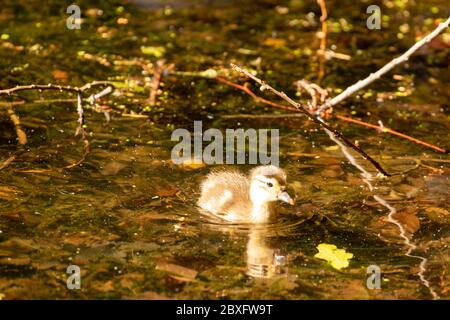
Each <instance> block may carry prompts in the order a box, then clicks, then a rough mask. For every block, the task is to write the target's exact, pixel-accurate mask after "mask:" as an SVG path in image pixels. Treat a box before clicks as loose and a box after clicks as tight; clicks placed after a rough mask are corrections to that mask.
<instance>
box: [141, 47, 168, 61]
mask: <svg viewBox="0 0 450 320" xmlns="http://www.w3.org/2000/svg"><path fill="white" fill-rule="evenodd" d="M141 52H142V53H143V54H146V55H149V56H154V57H156V58H160V57H162V56H163V55H164V54H165V53H166V48H164V47H144V46H142V47H141Z"/></svg>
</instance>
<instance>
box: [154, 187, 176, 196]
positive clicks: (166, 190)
mask: <svg viewBox="0 0 450 320" xmlns="http://www.w3.org/2000/svg"><path fill="white" fill-rule="evenodd" d="M178 192H180V189H178V188H177V187H175V186H171V185H164V186H159V187H158V189H157V190H156V191H155V193H156V195H157V196H160V197H173V196H175V195H176V194H177V193H178Z"/></svg>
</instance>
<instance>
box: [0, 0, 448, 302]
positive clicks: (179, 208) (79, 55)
mask: <svg viewBox="0 0 450 320" xmlns="http://www.w3.org/2000/svg"><path fill="white" fill-rule="evenodd" d="M135 2H137V3H139V4H140V6H135V5H133V4H130V3H121V2H120V1H111V2H108V4H105V3H104V2H103V1H79V3H80V7H81V9H82V16H83V19H84V21H83V24H82V28H81V29H80V30H68V29H67V28H66V27H65V19H66V17H67V16H68V15H67V14H65V7H62V5H61V2H59V1H49V3H48V5H47V6H45V7H43V6H42V5H40V2H39V1H23V2H21V1H9V0H8V1H4V3H3V4H2V5H1V8H0V34H2V40H0V72H1V78H0V88H9V87H12V86H15V85H18V84H31V83H40V84H47V83H61V84H64V85H77V86H78V85H82V84H84V83H86V82H90V81H93V80H110V81H114V82H115V84H116V85H117V87H118V89H117V91H116V94H113V95H110V96H108V97H105V98H104V99H103V100H102V101H101V105H105V106H110V107H114V108H115V110H120V112H117V111H116V112H113V113H112V114H111V115H112V119H111V121H110V122H109V123H108V122H107V121H106V119H105V116H104V115H103V113H102V112H94V111H93V110H86V111H85V118H86V126H87V129H86V130H87V132H88V134H89V141H90V153H89V154H88V155H87V156H86V159H84V161H82V163H81V164H80V165H78V166H75V167H73V168H70V169H68V168H64V167H66V166H68V165H70V164H73V163H76V162H77V161H79V160H80V159H81V158H82V155H83V143H82V141H80V140H79V139H78V138H75V137H74V132H75V130H76V127H77V123H76V121H77V114H76V106H75V101H74V99H75V97H74V96H73V95H70V94H67V93H58V92H56V93H55V92H21V93H20V94H19V95H15V96H11V97H4V96H3V97H2V100H1V101H0V126H1V132H0V163H3V164H4V165H0V167H1V168H2V169H1V170H0V299H1V298H3V299H35V298H44V299H53V298H62V299H65V298H145V299H151V298H164V297H167V298H177V299H229V298H230V299H432V298H442V299H448V298H449V288H450V286H449V285H450V282H449V279H448V271H449V262H450V261H449V259H450V255H449V252H450V251H449V244H450V232H449V231H450V229H449V227H450V215H449V210H450V208H449V194H448V189H449V173H450V166H449V163H450V159H449V158H448V156H447V155H442V154H440V153H438V152H434V151H433V150H430V149H427V148H425V147H422V146H419V145H416V144H413V143H411V142H409V141H406V140H403V139H400V138H398V137H394V136H392V135H388V134H386V133H384V134H380V133H378V132H377V131H375V130H372V129H368V128H363V127H359V126H355V125H353V124H348V123H345V122H342V121H338V120H336V119H331V120H330V123H332V124H333V125H335V126H336V127H338V128H339V129H340V130H342V131H343V132H344V133H345V134H346V136H347V137H348V138H350V139H351V140H352V141H355V140H357V141H358V142H359V145H360V146H361V147H362V148H364V150H365V151H367V152H368V153H369V154H370V155H372V156H373V157H374V158H375V159H376V160H377V161H379V162H380V163H382V165H383V166H384V167H385V168H386V169H387V170H388V171H389V172H392V173H402V174H399V175H395V176H393V177H391V178H387V179H381V178H380V177H377V175H376V172H375V171H374V170H373V167H372V166H371V165H370V163H368V162H366V161H364V160H363V159H362V158H361V157H360V156H358V155H356V154H354V153H353V152H352V151H349V150H345V149H344V150H343V149H342V147H340V146H339V145H338V144H336V143H335V142H333V140H331V139H330V138H329V137H328V135H327V134H326V133H325V132H323V131H322V130H321V129H319V128H317V127H316V126H315V125H314V124H312V123H311V122H308V121H306V120H305V119H304V118H302V117H292V116H290V117H285V118H258V117H248V116H244V117H233V116H232V117H231V118H230V117H229V116H230V115H238V114H252V115H262V114H274V113H279V112H278V111H276V110H274V109H271V108H270V107H267V106H264V105H261V104H258V103H256V102H255V101H254V100H252V98H251V97H249V96H248V95H245V94H243V93H242V92H241V91H238V90H236V89H235V88H232V87H230V86H226V85H224V84H222V83H219V82H218V81H216V80H214V79H208V78H205V77H199V76H195V74H192V73H189V72H198V71H204V70H207V69H214V70H217V71H218V72H221V74H222V75H224V76H226V77H227V78H229V79H232V80H233V81H234V82H236V83H240V84H242V83H243V79H239V78H238V77H236V75H235V74H233V73H231V72H230V71H229V70H228V65H229V63H230V62H234V63H237V64H240V65H245V66H247V67H249V68H252V69H254V70H256V71H257V72H258V75H259V76H260V77H262V78H264V79H266V80H267V81H268V82H269V83H271V84H272V85H273V86H275V87H277V88H280V89H283V90H285V91H286V92H287V93H288V94H289V95H291V96H295V94H296V93H295V87H294V86H293V83H294V82H295V81H296V80H299V79H303V78H305V79H308V80H309V81H313V82H318V79H317V73H318V64H319V62H318V60H317V59H316V58H315V52H316V50H317V48H318V46H319V40H317V37H316V33H317V31H318V30H319V29H320V23H319V20H318V16H319V15H320V11H319V9H318V7H317V5H316V2H315V1H283V2H280V3H276V2H275V1H262V2H258V5H256V4H255V2H254V1H244V2H242V1H239V3H237V2H235V1H223V2H215V1H212V2H207V1H202V2H197V3H194V2H189V3H186V2H182V1H172V2H170V3H169V4H168V3H167V2H163V1H155V2H153V1H135ZM327 3H328V1H327ZM415 3H416V5H412V4H410V3H407V2H406V1H383V5H382V6H381V8H382V13H383V16H385V17H384V18H383V21H384V22H383V27H382V29H381V30H373V31H369V30H367V29H366V27H365V21H366V20H365V19H366V17H367V15H366V13H365V9H366V7H367V6H368V2H361V3H355V2H354V1H339V3H338V2H337V1H332V2H329V12H330V13H329V15H330V16H329V31H330V32H329V35H328V42H329V46H333V50H335V51H336V52H339V53H342V54H345V55H349V56H351V60H350V61H347V60H339V59H331V60H329V61H327V62H326V69H325V70H326V73H325V77H324V79H323V80H322V82H321V85H322V86H323V87H326V88H329V89H330V92H332V93H331V94H332V95H335V94H336V92H337V91H336V89H344V88H345V87H346V86H348V85H350V84H352V83H353V82H355V81H356V80H357V79H362V78H364V77H365V76H367V75H368V74H369V73H371V72H374V71H375V70H377V69H378V68H380V67H381V66H382V65H384V64H385V63H386V62H387V61H389V60H390V59H391V58H393V57H394V56H396V55H399V54H400V53H401V52H403V51H405V50H406V49H407V48H408V47H409V46H411V45H412V43H413V42H414V40H415V39H416V37H421V36H423V35H425V34H426V33H428V32H429V31H431V30H432V29H433V28H434V21H435V19H437V18H439V17H442V18H443V17H447V16H448V15H449V10H448V6H447V8H446V1H416V2H415ZM286 8H288V10H287V12H286ZM97 9H101V10H102V12H101V14H100V12H99V11H98V10H97ZM119 18H121V19H122V20H120V21H119V20H118V19H119ZM445 41H447V42H445ZM448 41H449V33H448V32H447V33H446V35H445V36H444V37H441V38H439V40H436V41H433V42H431V43H430V45H429V46H427V47H426V48H423V49H421V50H420V51H419V52H418V53H417V54H416V55H415V56H414V57H413V58H411V59H410V61H409V62H408V63H407V64H405V65H402V66H399V67H397V68H396V69H395V70H394V71H392V72H390V73H389V74H387V75H386V76H384V77H383V79H380V80H379V81H378V82H376V83H374V84H373V85H371V86H370V87H368V88H366V89H364V90H363V91H362V92H361V93H360V94H359V95H358V96H355V97H352V98H350V99H348V100H346V101H345V102H343V103H341V104H340V105H338V106H336V107H335V111H334V112H335V113H337V114H341V115H348V116H351V117H354V118H356V119H362V120H364V121H367V122H370V123H374V124H377V123H378V120H382V121H383V124H384V125H385V126H387V127H390V128H393V129H395V130H398V131H400V132H404V133H407V134H409V135H412V136H414V137H416V138H419V139H423V140H425V141H428V142H430V143H433V144H436V145H440V146H443V147H447V148H448V147H449V143H448V141H449V128H450V125H449V116H450V114H449V90H448V89H449V88H448V83H449V82H448V80H449V73H448V58H449V49H448V48H449V45H448V43H449V42H448ZM141 47H146V48H147V49H148V48H151V49H149V50H150V51H151V52H153V53H150V54H149V52H148V50H147V51H146V50H145V49H144V50H142V49H141ZM155 47H156V49H155ZM159 47H163V48H164V49H163V50H161V48H159ZM155 50H156V51H155ZM144 51H146V52H147V54H145V52H144ZM159 54H161V56H160V57H157V56H158V55H159ZM158 58H159V59H161V58H164V59H165V60H166V64H167V65H169V64H174V67H173V69H172V70H175V71H176V72H172V73H170V74H169V75H167V76H163V78H162V82H163V86H161V87H160V88H161V90H162V92H161V93H160V95H159V96H158V99H157V103H156V105H149V103H148V96H149V90H150V89H149V88H150V87H151V85H150V82H151V77H152V75H151V74H146V72H145V68H144V71H143V69H142V68H141V66H142V64H144V65H145V64H148V63H150V62H153V63H155V62H156V60H157V59H158ZM394 75H396V76H394ZM252 88H253V89H254V91H255V92H257V93H258V94H261V95H263V96H264V97H265V98H267V99H272V100H273V101H275V98H274V97H273V96H271V95H270V94H268V93H262V92H260V91H259V90H258V88H257V87H256V86H252ZM300 98H301V99H304V101H306V99H307V97H306V96H302V97H300ZM55 99H57V100H55ZM61 99H69V100H68V101H61ZM42 100H44V101H42ZM8 101H24V103H23V104H19V105H16V106H14V110H15V113H16V114H17V115H18V116H20V120H21V123H22V127H23V129H24V130H25V133H26V135H27V138H28V143H27V144H26V146H19V145H18V141H17V139H16V132H15V129H14V126H13V125H12V124H11V121H10V118H9V116H8V114H7V112H6V110H7V108H8V106H9V105H8V104H7V102H8ZM121 113H124V114H125V115H121ZM280 114H281V113H280ZM226 116H228V117H226ZM194 120H203V123H204V127H205V128H209V127H214V128H219V129H225V128H244V129H245V128H255V129H259V128H277V129H280V165H281V167H283V168H284V169H285V170H286V172H287V174H288V180H289V189H288V190H289V192H290V193H291V194H292V195H295V198H296V205H295V206H294V207H288V206H280V213H279V214H278V215H277V216H276V217H274V218H273V221H271V223H270V224H268V225H265V226H257V227H256V226H251V227H249V226H239V225H221V224H218V223H216V222H213V221H210V220H208V219H207V218H205V217H202V216H201V215H200V213H199V212H198V210H197V208H196V206H195V202H196V199H197V197H198V193H199V190H198V186H199V182H200V180H201V179H202V177H204V176H205V175H206V174H207V173H208V172H209V171H210V169H211V166H203V167H198V168H197V167H195V166H194V167H189V166H184V167H180V166H177V165H174V164H172V163H171V161H170V152H171V149H172V147H173V145H174V143H173V142H172V141H170V136H171V133H172V131H173V130H174V129H175V128H187V129H189V130H192V127H193V121H194ZM346 154H347V155H348V154H350V156H351V155H353V156H354V157H355V159H354V160H353V159H352V161H356V163H354V164H351V163H350V162H349V159H348V158H347V157H346ZM8 159H10V160H11V161H10V163H9V164H7V165H5V161H6V160H8ZM355 164H356V165H355ZM224 167H233V168H236V169H238V170H242V171H246V170H249V169H250V168H251V166H245V165H239V166H238V165H236V166H224ZM321 243H327V244H334V245H336V246H337V247H338V248H341V249H345V250H346V251H347V252H349V253H352V254H353V258H352V259H351V260H350V265H349V266H348V267H347V268H344V269H341V270H336V269H333V268H332V267H331V266H330V265H329V264H327V263H326V262H325V261H323V260H320V259H317V258H315V257H314V255H315V254H316V253H317V248H316V247H317V246H318V245H319V244H321ZM69 265H77V266H79V267H80V269H81V289H80V290H69V289H67V287H66V279H67V277H68V274H67V273H66V269H67V267H68V266H69ZM370 265H376V266H378V267H379V268H380V270H381V272H382V279H381V289H378V290H371V289H369V288H367V286H366V279H367V277H368V274H367V268H368V267H369V266H370Z"/></svg>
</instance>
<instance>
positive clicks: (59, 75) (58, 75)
mask: <svg viewBox="0 0 450 320" xmlns="http://www.w3.org/2000/svg"><path fill="white" fill-rule="evenodd" d="M52 76H53V78H55V79H56V80H67V78H68V75H67V72H65V71H62V70H58V69H55V70H53V71H52Z"/></svg>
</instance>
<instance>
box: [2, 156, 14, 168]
mask: <svg viewBox="0 0 450 320" xmlns="http://www.w3.org/2000/svg"><path fill="white" fill-rule="evenodd" d="M15 159H16V155H13V156H10V157H9V158H8V159H6V160H5V161H3V162H2V163H1V164H0V170H2V169H4V168H6V167H7V166H9V165H10V163H11V162H13V161H14V160H15Z"/></svg>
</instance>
